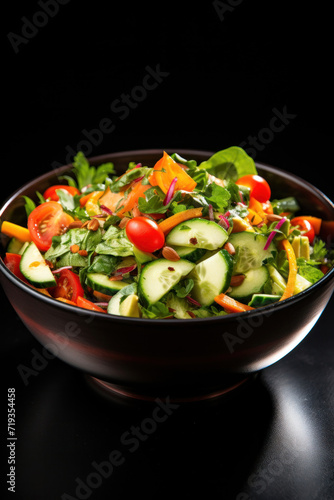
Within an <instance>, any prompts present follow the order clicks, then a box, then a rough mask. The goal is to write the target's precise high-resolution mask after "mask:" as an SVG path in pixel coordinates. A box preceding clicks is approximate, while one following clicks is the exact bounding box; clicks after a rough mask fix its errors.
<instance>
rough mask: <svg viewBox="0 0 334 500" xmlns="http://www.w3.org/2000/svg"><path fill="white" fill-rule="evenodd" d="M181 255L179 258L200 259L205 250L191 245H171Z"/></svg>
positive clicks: (191, 260)
mask: <svg viewBox="0 0 334 500" xmlns="http://www.w3.org/2000/svg"><path fill="white" fill-rule="evenodd" d="M171 248H173V249H174V250H175V251H176V252H177V253H178V254H179V256H180V257H181V259H186V260H190V262H197V261H198V260H200V259H201V258H202V257H203V256H204V255H205V254H206V252H207V250H205V248H191V247H178V246H175V245H174V246H172V247H171Z"/></svg>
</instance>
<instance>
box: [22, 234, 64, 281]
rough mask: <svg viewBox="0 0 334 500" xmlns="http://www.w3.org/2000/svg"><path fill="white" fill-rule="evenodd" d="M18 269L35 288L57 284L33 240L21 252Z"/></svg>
mask: <svg viewBox="0 0 334 500" xmlns="http://www.w3.org/2000/svg"><path fill="white" fill-rule="evenodd" d="M20 271H21V273H22V274H23V276H24V277H25V278H27V280H28V281H29V283H31V284H32V285H33V286H35V287H36V288H49V287H52V286H56V285H57V282H56V279H55V277H54V276H53V274H52V272H51V270H50V268H49V266H48V265H47V263H46V262H45V259H44V257H43V255H42V254H41V252H40V251H39V250H38V248H37V246H36V245H35V243H34V242H31V243H29V244H28V246H27V247H26V249H25V251H24V252H23V255H22V258H21V261H20Z"/></svg>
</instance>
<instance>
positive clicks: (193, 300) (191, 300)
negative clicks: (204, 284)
mask: <svg viewBox="0 0 334 500" xmlns="http://www.w3.org/2000/svg"><path fill="white" fill-rule="evenodd" d="M186 299H187V301H188V302H190V303H191V304H194V305H195V306H198V307H201V304H200V303H199V302H197V300H195V299H193V298H192V297H190V295H187V297H186Z"/></svg>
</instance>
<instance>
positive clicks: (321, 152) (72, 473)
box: [1, 0, 334, 500]
mask: <svg viewBox="0 0 334 500" xmlns="http://www.w3.org/2000/svg"><path fill="white" fill-rule="evenodd" d="M43 3H46V2H43V1H41V2H40V3H38V2H35V1H29V2H15V3H12V4H11V5H10V6H8V5H6V13H5V16H4V25H5V26H4V33H3V41H4V57H3V68H4V69H5V71H4V72H3V76H2V83H3V91H2V97H3V113H2V124H3V136H2V138H3V147H2V151H1V152H2V167H1V171H2V182H1V200H4V199H5V198H6V197H7V196H8V195H10V194H11V192H13V191H14V190H15V189H16V188H18V187H19V186H21V185H22V184H24V183H25V182H27V181H29V180H30V179H31V178H33V177H35V176H37V175H40V174H43V173H45V172H47V171H48V170H50V169H51V168H52V166H53V165H55V164H65V163H68V161H69V159H68V158H69V157H68V155H69V150H70V149H71V150H74V151H75V150H76V149H77V146H78V144H80V142H81V141H83V140H85V141H86V143H85V144H86V146H85V147H86V148H88V150H86V152H87V153H88V156H96V155H99V154H104V153H109V152H115V151H122V150H132V149H142V148H143V149H147V148H161V150H163V149H164V148H165V149H168V148H169V149H173V148H174V149H175V151H177V149H178V148H180V149H182V148H185V149H190V148H193V149H203V150H208V151H218V150H220V149H223V148H226V147H229V146H231V145H239V144H241V143H246V145H248V146H249V145H250V141H253V140H254V139H250V138H255V139H256V141H257V142H256V144H257V145H258V146H256V147H255V154H254V146H253V156H254V158H255V160H257V161H260V162H265V163H266V162H267V163H269V164H271V165H274V166H277V167H280V168H283V169H285V170H288V171H290V172H293V173H296V174H298V175H300V176H301V177H303V178H305V179H306V180H308V181H310V182H311V183H313V184H314V185H315V186H316V187H318V188H319V189H321V190H322V191H323V192H325V193H326V194H327V195H328V196H329V197H330V198H331V199H333V198H334V190H333V170H332V168H333V167H332V153H331V151H332V142H331V141H332V131H333V130H332V111H333V109H332V88H331V87H332V76H331V50H330V47H331V45H330V43H331V40H330V37H331V15H330V11H329V9H328V8H325V7H323V6H322V5H320V4H318V5H314V4H305V3H304V2H281V1H270V2H268V1H261V0H260V1H255V0H244V1H239V2H238V1H234V2H233V1H232V0H231V1H227V0H226V1H225V2H219V3H218V2H211V1H197V2H193V1H191V2H190V1H184V2H173V1H170V2H155V3H151V2H122V3H121V2H102V1H96V0H95V1H94V2H79V1H78V0H71V1H69V2H68V3H66V4H64V5H59V10H58V12H57V13H56V14H55V15H52V16H51V15H48V16H47V17H45V16H46V15H45V14H44V15H42V16H41V15H38V14H37V13H38V12H41V11H43V9H42V8H41V4H43ZM291 4H293V7H292V5H291ZM50 8H51V7H50ZM29 23H33V27H31V25H30V28H25V26H27V25H28V24H29ZM38 23H39V24H40V27H37V28H36V24H38ZM34 26H35V27H34ZM29 29H30V31H29ZM24 30H28V31H24ZM10 33H11V34H10ZM27 33H28V36H29V38H27V36H26V35H27ZM17 36H21V37H23V38H22V39H18V38H17ZM15 37H16V38H15ZM15 40H16V46H14V45H15ZM19 40H20V41H19ZM24 40H25V41H24ZM147 67H150V68H151V69H157V68H158V69H159V70H160V71H161V72H163V73H164V76H163V78H161V80H162V81H161V82H160V83H159V85H157V87H156V88H155V89H152V90H148V91H147V95H146V96H145V98H143V99H142V100H141V101H140V102H137V103H135V104H137V105H136V106H134V107H133V109H130V110H129V111H130V112H129V113H128V116H126V117H123V116H124V115H122V114H121V113H120V112H118V113H117V112H115V111H113V110H112V109H111V106H112V104H113V103H114V102H115V100H116V99H122V96H123V95H130V96H132V101H131V102H134V100H133V99H134V98H133V96H134V95H137V96H138V95H140V94H138V93H137V94H136V90H135V89H136V87H138V86H140V85H142V84H143V81H144V78H145V75H147ZM150 81H151V82H152V80H150ZM137 91H138V90H137ZM138 92H140V91H138ZM114 109H115V108H114ZM275 110H276V111H279V112H281V113H283V112H284V110H285V114H288V115H286V116H288V117H289V118H288V122H289V123H287V124H285V126H284V127H283V128H282V130H280V131H279V132H277V131H276V132H273V131H272V130H271V131H270V127H271V126H272V125H271V124H272V123H273V122H272V119H273V116H274V115H275ZM122 117H123V119H122ZM105 118H108V119H110V120H111V121H112V122H113V124H114V130H113V132H111V133H109V134H103V136H102V139H101V136H98V137H99V139H98V140H96V141H95V144H92V143H88V146H87V137H86V136H85V132H84V131H85V130H86V131H87V132H91V131H92V130H93V129H97V128H98V126H99V124H100V122H101V120H103V119H105ZM268 130H269V132H268ZM268 134H269V135H268ZM94 137H97V136H96V134H95V136H94ZM2 295H3V293H2ZM2 304H4V306H2V309H6V310H5V311H4V313H3V323H2V330H3V334H4V335H5V337H6V341H7V343H8V348H6V350H5V352H4V354H3V358H2V359H3V361H4V360H5V359H6V360H7V363H9V368H8V369H7V371H6V377H5V381H6V382H5V383H6V385H9V386H14V387H17V392H18V398H19V399H20V403H18V408H17V410H18V432H19V438H20V440H19V443H20V446H19V447H18V449H17V455H18V461H19V471H20V475H19V476H18V477H17V489H18V493H17V496H16V498H20V500H21V498H22V499H23V498H24V499H25V500H30V499H34V500H39V499H41V500H44V499H48V500H53V499H56V498H60V495H61V493H64V492H65V491H66V492H68V493H69V494H72V495H73V496H74V492H75V482H74V481H75V478H76V477H81V478H82V479H85V478H86V476H87V475H88V473H89V472H91V470H92V469H91V463H92V461H93V460H96V461H101V460H103V459H104V458H106V457H107V456H108V453H110V451H111V450H112V449H113V448H114V447H117V443H118V438H119V436H120V435H121V433H122V432H123V431H124V430H126V429H128V428H129V427H130V425H134V424H136V423H138V422H141V421H142V420H141V419H142V418H144V417H145V416H147V415H150V410H147V409H144V410H143V411H142V413H139V414H135V415H134V414H133V413H130V414H129V413H127V412H126V411H125V410H120V409H117V408H116V409H115V408H114V407H110V406H109V405H108V404H107V403H105V402H103V401H101V400H100V399H99V398H96V397H95V395H93V394H91V393H90V392H89V391H87V388H86V386H85V384H84V383H83V381H82V379H81V378H80V376H79V375H78V374H76V372H73V371H72V370H71V369H70V367H65V366H64V365H63V364H62V363H61V362H58V361H56V360H53V361H52V363H51V362H50V363H49V366H48V367H47V369H45V370H43V372H42V373H40V374H39V376H38V377H37V378H36V380H35V379H34V380H33V381H32V382H31V383H30V384H29V386H28V387H25V386H24V385H23V384H22V380H21V379H20V377H19V376H18V373H17V365H18V364H19V363H23V364H24V363H26V364H27V365H29V363H30V362H31V357H32V354H31V349H34V348H36V349H37V350H40V347H39V346H38V345H37V343H35V341H34V340H33V339H32V338H31V336H30V334H29V333H28V332H27V331H26V330H25V329H24V327H23V326H22V325H21V322H20V321H19V320H18V318H17V317H16V315H15V313H14V312H13V311H12V310H11V309H9V306H8V303H7V302H6V298H5V297H3V296H2ZM332 324H333V300H332V301H331V303H330V304H329V306H328V307H327V309H326V312H325V313H324V315H323V316H322V317H321V320H320V321H319V324H318V325H317V327H316V328H315V329H314V330H313V331H312V332H311V334H310V336H309V337H308V338H307V339H306V340H305V341H304V342H303V343H302V345H301V346H300V347H298V348H297V349H296V352H295V353H291V354H290V355H289V356H287V357H286V358H285V359H284V360H282V362H280V363H278V364H277V365H275V366H274V367H272V368H270V369H268V370H267V371H265V374H264V379H263V380H264V381H263V382H261V383H260V385H255V388H254V389H252V390H251V391H250V392H247V393H246V395H245V396H244V399H239V400H237V401H235V400H233V399H232V402H231V403H230V402H228V403H224V404H223V406H222V407H218V408H217V407H215V408H212V409H211V410H209V413H208V412H207V409H205V410H204V411H203V409H196V410H194V409H192V410H191V411H190V412H189V411H188V410H184V411H183V410H182V412H181V411H180V412H179V413H178V415H179V417H175V418H174V420H173V419H170V420H169V421H168V423H167V424H166V426H165V427H163V428H162V429H161V430H160V429H159V431H158V432H156V433H155V434H154V435H153V436H152V437H150V439H148V440H147V442H145V443H143V444H142V446H141V448H140V451H138V452H137V453H134V454H133V455H131V456H130V455H127V461H126V465H124V466H122V467H121V468H119V469H118V470H117V475H116V474H113V477H112V479H108V480H106V481H105V483H104V485H103V487H101V488H99V489H97V490H94V491H93V493H92V495H91V498H128V497H129V495H130V494H131V495H133V494H136V493H137V492H138V491H140V492H141V493H143V494H146V497H148V496H150V497H151V496H152V498H153V497H155V498H156V497H157V496H158V497H165V498H167V497H170V496H171V495H172V494H177V492H179V493H183V494H185V493H187V492H188V493H191V494H193V492H194V491H199V492H200V493H202V494H206V493H207V494H208V495H209V497H210V498H212V497H213V496H214V497H216V496H218V495H219V497H220V498H224V499H225V498H226V499H230V498H231V499H234V498H237V497H238V495H239V498H238V500H243V498H242V495H241V493H242V492H248V493H247V495H248V494H249V495H250V497H249V498H266V499H274V500H275V499H276V498H279V499H280V500H282V499H290V498H294V499H295V498H297V499H299V498H300V499H301V500H305V499H306V500H308V499H319V500H323V499H324V500H327V499H328V500H329V498H331V488H333V484H334V479H333V464H332V462H331V460H332V459H331V456H332V454H333V440H332V438H331V428H332V427H333V411H334V410H333V376H332V371H333V362H332V355H333V352H334V346H333V341H332V337H331V333H332ZM305 380H307V383H305ZM291 395H292V396H291ZM287 405H288V406H289V408H290V410H291V414H289V413H284V412H285V411H287ZM2 406H3V405H2ZM293 409H294V410H295V413H294V414H293ZM19 412H21V414H20V413H19ZM145 412H146V413H145ZM296 414H298V415H299V418H300V419H301V420H302V421H303V422H304V423H305V422H307V423H308V425H309V427H308V429H309V432H312V431H314V433H315V437H314V442H316V444H317V445H316V446H315V445H314V446H313V445H312V441H310V439H309V440H308V441H307V439H306V438H305V435H304V438H305V439H306V441H304V444H305V443H306V442H307V445H306V444H305V448H304V449H303V447H300V442H299V441H298V427H299V423H298V422H299V421H298V419H296ZM294 426H295V427H294ZM306 427H307V426H306ZM294 429H297V430H296V433H295V432H294ZM299 430H300V428H299ZM307 432H308V431H307V429H306V430H305V433H306V434H307ZM111 436H114V437H115V438H114V440H113V439H112V437H111ZM291 436H292V437H291ZM296 436H297V437H296ZM308 437H310V436H308ZM116 438H117V439H116ZM294 439H295V441H294ZM292 442H293V446H297V448H294V450H295V452H294V454H292V457H295V458H294V459H293V460H292V462H291V464H290V465H287V462H284V460H283V458H282V453H283V451H284V450H285V447H289V446H291V443H292ZM313 444H314V443H313ZM298 446H299V447H298ZM296 449H297V450H298V451H296ZM290 451H291V449H290ZM280 457H281V458H280ZM305 457H306V458H305ZM290 458H291V457H290ZM274 459H278V460H279V461H280V463H281V466H282V464H283V472H281V473H277V474H276V475H275V474H274V473H272V474H271V473H270V472H268V470H267V476H266V479H263V478H262V486H263V481H264V484H265V489H264V492H261V486H260V484H259V483H256V482H255V484H254V483H253V485H252V486H249V484H248V486H244V485H245V484H246V482H247V478H248V479H249V477H250V475H251V474H252V473H253V474H254V473H255V474H258V472H259V470H261V467H262V468H263V467H266V466H267V467H268V466H273V460H274ZM315 463H317V467H315V465H314V464H315ZM265 464H267V465H266V466H265ZM276 465H277V464H276ZM6 468H7V466H6V467H5V468H4V470H6ZM273 470H274V469H273ZM277 470H278V469H276V471H277ZM253 479H254V478H253ZM256 479H257V480H258V476H255V480H256ZM178 481H179V482H178ZM310 481H311V482H310ZM311 484H312V487H311ZM245 495H246V493H245ZM9 497H10V496H9ZM13 497H14V495H13ZM244 498H247V496H245V497H244Z"/></svg>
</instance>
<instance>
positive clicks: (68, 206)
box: [57, 189, 90, 221]
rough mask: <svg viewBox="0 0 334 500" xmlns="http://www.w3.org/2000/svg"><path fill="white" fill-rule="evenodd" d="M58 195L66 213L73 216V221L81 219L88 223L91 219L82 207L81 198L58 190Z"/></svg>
mask: <svg viewBox="0 0 334 500" xmlns="http://www.w3.org/2000/svg"><path fill="white" fill-rule="evenodd" d="M57 194H58V196H59V203H60V204H61V206H62V208H63V210H64V212H66V213H67V214H69V215H71V216H72V217H73V219H80V220H81V221H87V220H89V219H90V217H89V215H88V214H87V211H86V209H85V207H81V205H80V196H79V195H77V194H76V195H74V196H73V195H71V194H70V193H69V192H67V191H65V190H64V189H57Z"/></svg>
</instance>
